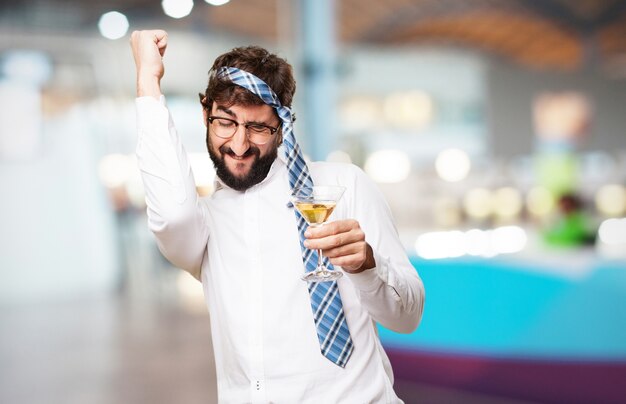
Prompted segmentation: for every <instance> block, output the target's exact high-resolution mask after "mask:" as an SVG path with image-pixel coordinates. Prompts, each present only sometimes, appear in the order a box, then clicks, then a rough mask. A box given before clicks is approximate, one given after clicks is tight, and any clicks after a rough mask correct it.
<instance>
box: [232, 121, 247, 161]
mask: <svg viewBox="0 0 626 404" xmlns="http://www.w3.org/2000/svg"><path fill="white" fill-rule="evenodd" d="M230 148H231V150H232V151H233V152H234V153H235V154H236V155H237V156H243V154H244V153H245V152H247V151H248V149H249V148H250V142H249V141H248V135H247V134H246V127H245V126H243V125H239V126H237V130H236V131H235V134H234V135H233V137H232V139H231V140H230Z"/></svg>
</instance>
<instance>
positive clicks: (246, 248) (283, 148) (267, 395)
mask: <svg viewBox="0 0 626 404" xmlns="http://www.w3.org/2000/svg"><path fill="white" fill-rule="evenodd" d="M167 41H168V37H167V33H166V32H164V31H162V30H152V31H136V32H134V33H133V34H132V37H131V47H132V51H133V56H134V59H135V64H136V72H137V100H136V105H137V119H138V134H139V139H138V146H137V156H138V161H139V166H140V169H141V173H142V177H143V181H144V185H145V189H146V200H147V205H148V209H147V210H148V223H149V227H150V229H151V230H152V231H153V233H154V234H155V236H156V239H157V243H158V245H159V248H160V250H161V251H162V253H163V254H164V255H165V256H166V257H167V258H168V259H169V260H170V261H171V262H172V263H173V264H174V265H175V266H177V267H180V268H182V269H184V270H186V271H188V272H189V273H191V274H192V275H193V276H194V277H195V278H197V279H198V280H199V281H201V282H202V284H203V288H204V294H205V300H206V304H207V307H208V310H209V313H210V316H211V328H212V338H213V346H214V353H215V362H216V368H217V385H218V397H219V400H220V402H237V403H239V402H255V403H257V402H258V403H260V402H263V403H265V402H292V403H296V402H297V403H305V402H316V403H317V402H324V403H340V402H345V403H365V402H368V403H372V402H376V403H382V402H385V403H397V402H401V400H400V399H399V398H398V397H397V396H396V394H395V392H394V390H393V373H392V370H391V367H390V363H389V360H388V358H387V355H386V354H385V352H384V350H383V348H382V346H381V344H380V341H379V338H378V334H377V329H376V322H378V323H380V324H382V325H383V326H385V327H387V328H390V329H392V330H394V331H396V332H402V333H410V332H412V331H414V330H415V329H416V328H417V326H418V324H419V322H420V320H421V317H422V311H423V305H424V287H423V284H422V281H421V279H420V278H419V276H418V274H417V272H416V271H415V269H414V268H413V266H412V265H411V264H410V262H409V260H408V257H407V255H406V253H405V251H404V249H403V247H402V245H401V243H400V241H399V239H398V235H397V232H396V230H395V225H394V223H393V221H392V218H391V215H390V212H389V209H388V207H387V205H386V202H385V201H384V199H383V197H382V196H381V194H380V192H379V191H378V190H377V188H376V187H375V186H374V185H373V183H372V182H371V181H370V180H369V179H368V177H367V176H366V175H365V174H364V173H363V172H362V171H361V170H360V169H358V168H357V167H356V166H353V165H349V164H337V163H322V162H315V163H309V164H308V166H307V164H306V163H304V160H303V159H302V155H301V154H300V152H299V147H298V146H297V143H296V142H295V138H294V137H293V131H292V126H291V125H292V123H293V120H294V119H293V115H292V113H291V110H290V109H289V107H290V106H291V103H292V98H293V95H294V92H295V88H296V84H295V80H294V77H293V74H292V67H291V66H290V65H289V64H288V63H287V62H286V61H285V60H284V59H281V58H279V57H278V56H276V55H273V54H270V53H269V52H267V51H266V50H265V49H262V48H259V47H255V46H251V47H243V48H236V49H233V50H232V51H230V52H227V53H225V54H223V55H221V56H219V57H218V58H217V59H216V60H215V62H214V64H213V67H212V68H211V70H210V71H209V82H208V86H207V88H206V91H205V92H204V94H201V104H202V108H203V113H204V123H205V125H206V127H207V132H206V142H207V148H208V152H209V154H210V157H211V159H212V161H213V163H214V165H215V168H216V172H217V176H218V178H217V180H216V191H215V192H214V193H213V195H212V196H210V197H206V198H199V197H198V195H197V193H196V188H195V183H194V178H193V175H192V172H191V169H190V166H189V163H188V161H187V156H186V153H185V150H184V148H183V145H182V144H181V141H180V138H179V136H178V134H177V132H176V129H175V127H174V123H173V120H172V118H171V117H170V115H169V112H168V109H167V108H166V104H165V98H164V96H163V95H162V93H161V88H160V81H161V79H162V77H163V74H164V65H163V61H162V57H163V55H164V54H165V51H166V47H167ZM272 90H273V91H272ZM321 118H322V117H318V118H316V119H321ZM294 162H295V163H297V164H296V165H294ZM294 171H296V173H295V174H294ZM308 173H310V177H312V180H313V182H314V183H315V184H318V185H342V186H345V187H346V192H345V195H344V197H343V199H342V200H341V201H340V202H339V204H338V205H337V208H336V210H335V212H334V215H335V216H334V218H335V219H336V220H334V221H332V222H329V223H327V224H326V225H324V226H321V227H316V228H308V230H306V233H304V229H299V224H298V222H297V217H296V214H295V210H294V207H293V205H291V204H290V193H291V190H292V188H293V187H294V175H295V176H296V177H298V178H299V179H298V180H296V181H300V180H302V179H303V178H305V177H308V175H309V174H308ZM302 181H304V180H302ZM307 181H308V180H307ZM305 183H307V182H306V181H305ZM318 248H319V249H321V250H322V251H323V255H324V256H326V257H328V258H329V260H330V263H331V264H333V265H336V266H338V267H341V269H342V270H343V273H345V274H346V276H343V277H341V278H339V279H338V280H337V281H333V282H320V283H308V284H307V282H303V281H302V280H301V279H300V276H301V274H302V273H304V272H305V267H307V262H306V258H305V259H304V261H303V256H304V253H305V252H306V251H307V250H309V249H318ZM315 257H317V256H316V255H315ZM315 260H317V259H316V258H315ZM307 268H308V267H307Z"/></svg>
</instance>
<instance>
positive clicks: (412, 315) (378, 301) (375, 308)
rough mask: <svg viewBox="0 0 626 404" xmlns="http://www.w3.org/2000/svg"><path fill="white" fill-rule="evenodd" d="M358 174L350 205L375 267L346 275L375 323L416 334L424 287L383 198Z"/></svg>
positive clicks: (372, 185) (422, 307) (363, 174)
mask: <svg viewBox="0 0 626 404" xmlns="http://www.w3.org/2000/svg"><path fill="white" fill-rule="evenodd" d="M355 171H356V175H355V184H354V189H355V190H356V192H355V193H354V194H353V196H352V200H351V201H350V204H351V205H352V206H351V208H352V209H353V213H354V218H355V219H357V220H358V221H359V224H360V226H361V229H362V230H363V232H364V233H365V240H366V241H367V243H368V244H369V245H370V246H371V247H372V250H373V252H374V259H375V261H376V267H374V268H372V269H368V270H365V271H363V272H360V273H358V274H350V273H347V276H348V277H349V278H350V280H351V281H352V283H353V284H354V286H355V288H356V289H357V292H358V294H359V297H360V300H361V304H362V305H363V306H364V308H365V309H366V310H367V311H368V312H369V313H370V315H371V316H372V318H373V319H374V320H375V321H376V322H378V323H380V324H381V325H383V326H384V327H386V328H389V329H390V330H393V331H396V332H400V333H410V332H413V331H415V329H416V328H417V326H418V325H419V323H420V321H421V318H422V313H423V310H424V299H425V291H424V284H423V283H422V280H421V279H420V277H419V275H418V273H417V271H416V270H415V268H414V267H413V265H412V264H411V262H410V261H409V259H408V257H407V254H406V251H405V249H404V246H403V245H402V243H401V242H400V238H399V236H398V232H397V229H396V227H395V224H394V221H393V217H392V215H391V211H390V209H389V206H388V205H387V202H386V201H385V199H384V197H383V195H382V194H381V192H380V191H379V190H378V188H377V187H376V185H375V184H374V183H373V182H372V181H371V180H370V179H369V177H367V175H366V174H365V173H364V172H363V171H361V170H360V169H358V168H356V167H355Z"/></svg>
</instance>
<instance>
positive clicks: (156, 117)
mask: <svg viewBox="0 0 626 404" xmlns="http://www.w3.org/2000/svg"><path fill="white" fill-rule="evenodd" d="M135 104H136V110H137V129H138V135H139V137H138V143H137V151H136V152H137V162H138V165H139V169H140V171H141V177H142V180H143V184H144V188H145V193H146V205H147V213H148V227H149V228H150V230H151V231H152V232H153V233H154V235H155V236H156V240H157V245H158V247H159V250H161V252H162V253H163V255H164V256H165V257H166V258H167V259H168V260H169V261H170V262H171V263H172V264H173V265H175V266H177V267H179V268H182V269H184V270H186V271H188V272H189V273H191V274H192V275H193V276H194V277H195V278H196V279H198V280H199V279H200V272H201V265H202V259H203V257H204V252H205V250H206V247H207V241H208V238H209V226H208V225H207V219H208V215H207V208H206V206H205V205H204V204H202V203H201V202H200V200H199V198H198V195H197V193H196V187H195V181H194V178H193V173H192V171H191V167H190V165H189V162H188V159H187V153H186V152H185V149H184V147H183V145H182V142H181V141H180V138H179V136H178V133H177V131H176V128H175V127H174V122H173V120H172V118H171V116H170V114H169V111H168V109H167V108H166V106H165V98H164V97H163V96H161V98H160V99H159V100H157V99H155V98H153V97H140V98H137V99H136V101H135Z"/></svg>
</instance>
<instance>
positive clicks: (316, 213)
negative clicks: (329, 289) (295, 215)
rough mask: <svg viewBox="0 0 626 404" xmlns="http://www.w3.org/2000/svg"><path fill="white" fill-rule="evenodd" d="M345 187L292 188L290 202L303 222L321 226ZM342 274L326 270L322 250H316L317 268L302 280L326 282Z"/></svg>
mask: <svg viewBox="0 0 626 404" xmlns="http://www.w3.org/2000/svg"><path fill="white" fill-rule="evenodd" d="M345 190H346V188H345V187H341V186H336V185H314V186H302V187H299V188H294V190H293V191H292V193H291V201H292V203H293V205H294V206H295V207H296V209H298V212H300V214H301V215H302V217H303V218H304V220H306V222H307V223H308V224H309V226H311V227H319V226H322V225H323V224H324V223H325V222H326V220H328V217H329V216H330V215H331V213H333V210H334V209H335V206H337V202H339V199H341V196H342V195H343V193H344V191H345ZM342 275H343V273H341V272H340V271H336V270H330V269H328V268H327V267H326V266H325V265H324V262H323V257H322V250H320V249H318V250H317V268H315V270H314V271H310V272H307V273H306V274H304V276H303V277H302V280H304V281H307V282H328V281H334V280H336V279H339V278H341V276H342Z"/></svg>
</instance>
